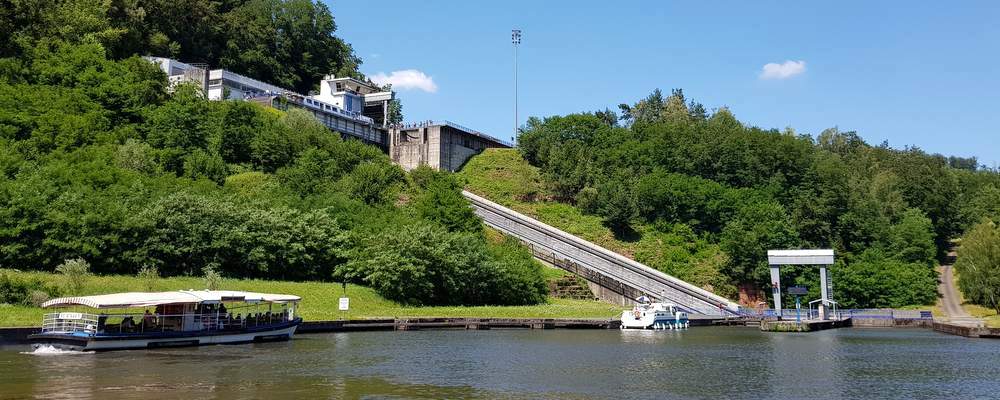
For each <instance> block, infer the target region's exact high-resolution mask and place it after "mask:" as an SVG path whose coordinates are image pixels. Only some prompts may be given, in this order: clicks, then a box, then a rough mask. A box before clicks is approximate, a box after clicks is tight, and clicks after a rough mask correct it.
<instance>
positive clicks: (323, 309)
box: [0, 270, 622, 327]
mask: <svg viewBox="0 0 1000 400" xmlns="http://www.w3.org/2000/svg"><path fill="white" fill-rule="evenodd" d="M3 272H5V273H9V274H11V275H12V276H13V277H15V278H18V279H32V278H37V279H41V280H43V281H46V282H49V283H51V284H56V285H60V286H61V287H65V285H64V283H65V282H64V280H63V277H62V276H59V275H56V274H51V273H45V272H22V271H10V270H5V271H3ZM555 273H556V272H552V273H551V274H555ZM560 273H561V272H560ZM204 287H205V285H204V282H203V281H202V279H201V278H194V277H173V278H161V279H158V280H157V281H156V282H155V287H153V291H165V290H181V289H203V288H204ZM221 289H225V290H247V291H256V292H265V293H286V294H294V295H297V296H300V297H302V302H301V303H300V305H299V313H300V315H301V316H302V317H303V318H304V319H305V320H314V321H316V320H334V319H377V318H408V317H470V318H477V317H478V318H610V317H612V316H615V315H617V314H618V313H620V312H621V310H622V308H621V307H618V306H615V305H612V304H609V303H604V302H599V301H587V300H567V299H550V300H549V303H548V304H540V305H535V306H481V307H412V306H405V305H401V304H399V303H396V302H393V301H390V300H386V299H384V298H382V297H381V296H379V295H378V294H377V293H375V291H373V290H372V289H370V288H367V287H364V286H358V285H348V286H347V293H346V296H347V297H349V298H350V299H351V309H350V311H347V312H342V311H338V310H337V305H338V301H339V298H340V297H342V296H344V289H343V288H342V287H341V285H340V284H338V283H328V282H284V281H262V280H237V279H224V280H223V284H222V286H221ZM138 291H145V288H144V285H143V283H142V281H141V280H139V279H138V278H136V277H133V276H124V275H108V276H93V277H90V278H89V279H88V280H87V283H86V286H85V289H84V293H83V294H85V295H92V294H106V293H117V292H138ZM45 312H46V310H43V309H41V308H38V307H24V306H14V305H9V304H0V327H10V326H37V325H39V324H40V322H41V320H42V314H44V313H45Z"/></svg>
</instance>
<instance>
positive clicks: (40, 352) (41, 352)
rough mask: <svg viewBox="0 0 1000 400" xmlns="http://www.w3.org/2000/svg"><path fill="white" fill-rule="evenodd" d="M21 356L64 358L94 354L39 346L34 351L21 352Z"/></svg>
mask: <svg viewBox="0 0 1000 400" xmlns="http://www.w3.org/2000/svg"><path fill="white" fill-rule="evenodd" d="M21 354H29V355H33V356H65V355H78V354H94V352H93V351H76V350H65V349H59V348H56V347H54V346H39V347H38V348H36V349H35V350H34V351H22V352H21Z"/></svg>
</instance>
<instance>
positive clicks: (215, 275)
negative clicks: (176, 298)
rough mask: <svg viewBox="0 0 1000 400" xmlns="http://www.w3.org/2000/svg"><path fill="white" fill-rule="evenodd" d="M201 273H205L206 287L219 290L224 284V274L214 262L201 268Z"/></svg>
mask: <svg viewBox="0 0 1000 400" xmlns="http://www.w3.org/2000/svg"><path fill="white" fill-rule="evenodd" d="M201 273H202V274H203V275H204V279H205V289H208V290H218V289H219V287H220V286H222V274H220V273H219V269H218V267H216V266H215V265H214V264H209V265H206V266H205V268H202V269H201Z"/></svg>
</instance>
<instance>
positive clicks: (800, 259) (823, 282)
mask: <svg viewBox="0 0 1000 400" xmlns="http://www.w3.org/2000/svg"><path fill="white" fill-rule="evenodd" d="M767 264H768V266H769V267H770V269H771V293H772V295H773V297H774V311H775V312H776V313H777V315H778V318H779V319H780V318H781V317H782V315H781V266H782V265H818V266H819V281H820V285H819V286H820V298H819V299H818V300H814V301H811V302H809V305H810V310H811V309H812V304H813V303H815V302H819V319H822V320H825V319H827V317H828V315H829V309H828V307H829V306H831V305H832V306H834V307H836V302H834V301H833V300H832V299H831V298H830V295H831V293H830V291H831V290H830V289H831V288H830V279H829V277H828V275H827V270H826V269H827V267H828V266H830V265H833V249H815V250H768V251H767ZM810 314H811V313H810Z"/></svg>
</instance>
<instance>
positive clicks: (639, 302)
mask: <svg viewBox="0 0 1000 400" xmlns="http://www.w3.org/2000/svg"><path fill="white" fill-rule="evenodd" d="M621 320H622V325H621V328H622V329H686V328H687V327H688V326H689V322H688V314H687V313H686V312H684V311H681V310H679V309H678V308H677V306H675V305H673V304H670V303H653V302H651V301H650V300H649V298H648V297H646V296H642V297H639V298H638V299H636V305H635V307H633V308H632V310H631V311H623V312H622V318H621Z"/></svg>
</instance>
